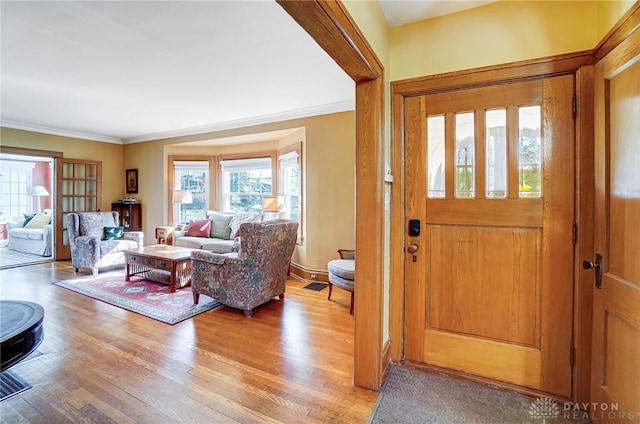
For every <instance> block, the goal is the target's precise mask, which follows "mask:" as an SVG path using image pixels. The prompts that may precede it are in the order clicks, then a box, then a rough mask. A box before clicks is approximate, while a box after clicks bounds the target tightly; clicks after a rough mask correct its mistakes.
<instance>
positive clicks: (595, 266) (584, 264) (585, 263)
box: [582, 260, 600, 269]
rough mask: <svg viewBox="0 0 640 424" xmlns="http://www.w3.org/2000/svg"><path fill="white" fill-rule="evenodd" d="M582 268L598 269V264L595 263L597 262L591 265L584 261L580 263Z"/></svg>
mask: <svg viewBox="0 0 640 424" xmlns="http://www.w3.org/2000/svg"><path fill="white" fill-rule="evenodd" d="M582 268H584V269H591V268H596V269H598V268H600V264H599V263H597V262H596V263H593V262H591V261H587V260H585V261H582Z"/></svg>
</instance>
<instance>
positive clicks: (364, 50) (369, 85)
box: [276, 0, 389, 390]
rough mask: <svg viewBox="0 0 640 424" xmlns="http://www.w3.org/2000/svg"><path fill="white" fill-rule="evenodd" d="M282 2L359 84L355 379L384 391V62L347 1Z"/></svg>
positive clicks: (357, 84)
mask: <svg viewBox="0 0 640 424" xmlns="http://www.w3.org/2000/svg"><path fill="white" fill-rule="evenodd" d="M276 1H277V3H278V4H279V5H280V6H282V8H283V9H284V10H285V11H286V12H287V13H289V15H291V17H292V18H293V19H294V20H295V21H296V22H297V23H298V25H300V26H301V27H302V28H303V29H304V30H305V31H306V32H307V33H308V34H309V35H310V36H311V38H313V39H314V40H315V41H316V42H317V43H318V45H319V46H320V47H321V48H323V49H324V50H325V51H326V52H327V53H328V54H329V56H330V57H331V58H333V60H335V62H336V63H337V64H338V66H340V67H341V68H342V69H343V70H344V71H345V72H346V73H347V75H349V76H350V77H351V79H353V81H354V82H355V83H356V134H355V137H356V163H355V168H356V179H355V187H356V208H355V209H356V211H355V212H356V228H355V232H356V250H357V251H358V258H359V259H358V261H356V270H355V271H356V272H355V273H356V275H357V278H358V290H357V291H356V293H355V298H354V320H355V326H354V358H353V374H354V375H353V382H354V384H355V385H357V386H360V387H364V388H367V389H372V390H379V389H380V387H381V386H382V382H383V377H384V373H385V370H386V369H387V365H388V362H389V357H388V350H386V349H385V346H384V343H385V341H384V340H383V320H384V319H385V314H384V309H385V308H384V304H383V302H384V293H383V290H384V281H383V275H384V217H385V211H384V163H385V152H384V135H383V134H384V95H385V81H384V67H383V66H382V63H381V62H380V60H379V59H378V57H377V56H376V54H375V52H374V50H373V49H372V48H371V46H370V45H369V43H368V42H367V40H366V38H365V37H364V35H363V34H362V33H361V32H360V30H359V29H358V25H357V24H356V23H355V21H354V20H353V18H352V17H351V15H350V14H349V12H348V11H347V9H346V7H345V6H344V4H343V3H342V2H341V1H339V0H338V1H329V0H309V1H291V0H276ZM359 293H365V294H366V295H362V294H359Z"/></svg>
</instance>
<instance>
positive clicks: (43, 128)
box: [0, 120, 123, 144]
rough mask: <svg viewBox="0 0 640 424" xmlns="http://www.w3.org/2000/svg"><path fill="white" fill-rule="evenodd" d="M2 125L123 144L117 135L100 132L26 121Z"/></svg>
mask: <svg viewBox="0 0 640 424" xmlns="http://www.w3.org/2000/svg"><path fill="white" fill-rule="evenodd" d="M0 126H2V127H5V128H13V129H15V130H24V131H31V132H37V133H43V134H50V135H59V136H62V137H72V138H79V139H82V140H91V141H100V142H102V143H113V144H123V141H122V140H121V139H119V138H117V137H109V136H105V135H100V134H93V133H86V132H81V131H72V130H65V129H62V128H55V127H47V126H44V125H37V124H27V123H24V122H14V121H5V120H3V121H0Z"/></svg>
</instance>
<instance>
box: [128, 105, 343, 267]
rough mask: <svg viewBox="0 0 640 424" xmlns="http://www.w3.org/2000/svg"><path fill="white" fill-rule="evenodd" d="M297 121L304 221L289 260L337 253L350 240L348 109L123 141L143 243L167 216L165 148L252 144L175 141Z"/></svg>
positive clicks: (323, 262)
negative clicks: (135, 183) (135, 181)
mask: <svg viewBox="0 0 640 424" xmlns="http://www.w3.org/2000/svg"><path fill="white" fill-rule="evenodd" d="M300 127H304V128H305V131H304V133H305V142H304V143H303V152H302V157H303V166H304V176H303V191H304V216H303V220H304V223H305V225H304V232H303V235H302V236H303V238H304V244H303V245H302V246H298V247H297V248H296V252H295V254H294V258H293V260H294V262H295V263H297V264H298V265H301V266H302V267H304V268H307V269H310V270H326V266H327V262H328V261H329V260H331V259H334V258H336V257H337V253H336V250H337V249H339V248H353V247H354V245H355V234H354V231H355V230H354V228H355V192H354V182H355V169H354V164H355V114H354V112H342V113H335V114H328V115H321V116H316V117H311V118H303V119H295V120H290V121H284V122H278V123H273V124H265V125H257V126H253V127H247V128H241V129H235V130H227V131H219V132H214V133H206V134H199V135H194V136H188V137H178V138H169V139H163V140H154V141H149V142H144V143H135V144H128V145H125V146H124V158H125V159H124V167H126V168H137V169H138V176H139V188H140V193H139V194H138V196H136V197H137V198H138V199H139V200H140V201H141V202H142V203H143V225H144V231H145V243H147V244H149V243H152V242H153V236H154V234H153V232H154V229H155V227H156V226H159V225H166V223H167V222H168V210H167V206H168V198H167V192H168V179H167V173H166V170H167V167H168V164H167V156H168V155H169V154H170V153H171V154H176V153H180V154H188V152H189V151H191V149H193V152H194V153H195V154H220V153H222V152H224V153H235V152H238V151H250V150H252V149H255V148H256V146H254V145H248V146H247V145H245V146H242V145H235V146H226V147H215V148H206V147H205V148H203V147H184V146H179V145H180V144H183V143H187V142H194V141H200V140H212V139H217V138H223V137H232V136H238V135H245V134H253V133H262V132H268V131H276V130H281V129H290V128H300ZM295 140H297V139H296V138H287V139H284V140H282V141H281V142H280V143H279V144H278V146H279V147H285V146H286V145H288V144H292V143H294V142H296V141H295ZM298 141H299V140H298ZM267 146H270V145H269V144H267ZM257 147H261V146H260V145H258V146H257ZM258 150H260V149H258ZM207 152H209V153H207Z"/></svg>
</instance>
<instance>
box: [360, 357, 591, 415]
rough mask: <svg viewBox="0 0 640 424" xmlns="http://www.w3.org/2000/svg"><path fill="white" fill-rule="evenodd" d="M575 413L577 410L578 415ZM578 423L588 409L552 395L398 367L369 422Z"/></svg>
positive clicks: (379, 397) (393, 369)
mask: <svg viewBox="0 0 640 424" xmlns="http://www.w3.org/2000/svg"><path fill="white" fill-rule="evenodd" d="M574 412H576V413H574ZM546 419H550V420H549V421H547V422H548V423H551V422H553V423H575V424H578V423H580V424H588V423H589V422H590V421H589V419H588V413H586V412H584V413H583V412H581V411H570V413H568V414H567V413H566V411H565V410H564V406H563V405H562V404H557V403H556V402H555V401H553V400H551V399H549V398H533V397H528V396H524V395H521V394H519V393H515V392H511V391H507V390H500V389H497V388H494V387H491V386H488V385H484V384H480V383H475V382H470V381H464V380H456V379H453V378H448V377H444V376H441V375H437V374H431V373H426V372H423V371H419V370H414V369H410V368H405V367H401V366H394V367H393V368H392V369H391V372H390V374H389V377H388V378H387V381H386V382H385V384H384V386H383V388H382V391H381V392H380V395H379V396H378V401H377V403H376V406H375V407H374V408H373V412H372V414H371V417H369V421H368V424H383V423H385V424H386V423H422V424H431V423H433V424H440V423H474V424H495V423H523V424H525V423H530V424H542V423H544V422H545V420H546Z"/></svg>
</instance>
